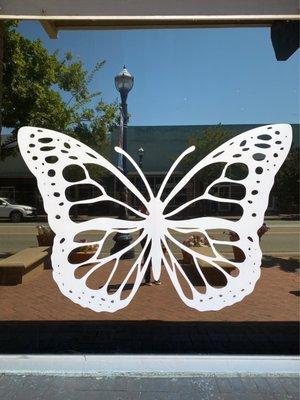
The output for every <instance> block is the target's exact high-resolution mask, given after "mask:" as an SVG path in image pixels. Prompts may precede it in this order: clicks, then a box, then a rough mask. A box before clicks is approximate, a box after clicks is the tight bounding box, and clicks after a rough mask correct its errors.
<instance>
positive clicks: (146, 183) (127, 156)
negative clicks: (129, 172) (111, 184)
mask: <svg viewBox="0 0 300 400" xmlns="http://www.w3.org/2000/svg"><path fill="white" fill-rule="evenodd" d="M115 151H116V152H117V153H119V154H122V155H123V156H124V157H126V158H127V160H128V161H130V162H131V164H132V165H133V166H134V168H135V169H136V170H137V172H138V174H139V175H140V178H141V179H142V181H143V182H144V185H145V186H146V189H147V191H148V194H149V196H150V198H151V199H153V197H154V196H153V192H152V190H151V187H150V185H149V182H148V181H147V179H146V177H145V175H144V173H143V171H142V170H141V168H140V167H139V166H138V165H137V163H136V162H135V161H134V159H133V158H132V157H130V155H129V154H128V153H126V151H124V150H123V149H121V147H118V146H116V147H115Z"/></svg>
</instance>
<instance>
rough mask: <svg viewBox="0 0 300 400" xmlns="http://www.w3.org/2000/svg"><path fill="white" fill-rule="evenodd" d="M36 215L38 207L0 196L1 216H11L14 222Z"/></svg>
mask: <svg viewBox="0 0 300 400" xmlns="http://www.w3.org/2000/svg"><path fill="white" fill-rule="evenodd" d="M34 217H36V208H34V207H31V206H25V205H23V204H17V203H15V202H14V201H12V200H10V199H8V198H6V197H0V218H10V220H11V221H12V222H20V221H22V219H25V218H26V219H29V218H34Z"/></svg>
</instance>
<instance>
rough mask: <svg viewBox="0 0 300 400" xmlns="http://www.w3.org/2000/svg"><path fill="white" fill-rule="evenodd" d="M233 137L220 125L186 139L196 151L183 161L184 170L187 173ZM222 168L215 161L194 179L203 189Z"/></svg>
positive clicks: (232, 134) (221, 164)
mask: <svg viewBox="0 0 300 400" xmlns="http://www.w3.org/2000/svg"><path fill="white" fill-rule="evenodd" d="M234 136H235V133H234V132H231V131H229V130H227V129H226V128H224V127H223V126H222V125H221V124H220V125H216V126H211V127H209V128H207V129H205V130H204V131H203V133H202V134H201V135H199V134H196V133H194V134H193V135H191V136H190V138H189V139H188V145H189V146H195V147H196V149H195V150H194V151H193V152H192V153H190V154H189V155H188V156H187V157H186V158H185V159H184V160H183V168H184V170H185V171H188V170H189V169H191V168H192V167H193V166H194V165H195V164H196V163H197V162H198V161H200V160H202V159H203V158H204V157H205V156H207V155H208V154H209V153H211V152H212V151H214V150H215V149H216V148H217V147H218V146H220V145H221V144H223V143H225V142H226V141H227V140H229V139H230V138H232V137H234ZM223 167H224V165H223V163H220V162H217V161H216V163H215V164H212V165H209V166H207V167H205V168H204V169H202V170H201V171H199V172H198V173H197V175H196V176H195V179H196V181H198V182H199V184H200V185H201V186H202V188H203V189H204V188H205V187H207V185H208V184H209V183H211V182H213V181H214V180H215V179H217V178H218V177H219V176H220V174H221V172H222V169H223Z"/></svg>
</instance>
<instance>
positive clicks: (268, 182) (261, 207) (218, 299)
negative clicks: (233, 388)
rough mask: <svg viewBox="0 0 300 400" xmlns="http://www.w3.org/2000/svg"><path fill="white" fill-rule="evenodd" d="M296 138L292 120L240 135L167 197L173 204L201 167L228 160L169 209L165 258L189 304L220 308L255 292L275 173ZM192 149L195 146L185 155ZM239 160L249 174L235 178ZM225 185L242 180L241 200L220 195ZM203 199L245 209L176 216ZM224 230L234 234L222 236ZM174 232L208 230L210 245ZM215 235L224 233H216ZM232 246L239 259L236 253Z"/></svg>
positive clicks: (201, 308)
mask: <svg viewBox="0 0 300 400" xmlns="http://www.w3.org/2000/svg"><path fill="white" fill-rule="evenodd" d="M291 142H292V129H291V127H290V125H286V124H278V125H268V126H262V127H259V128H255V129H252V130H250V131H248V132H244V133H242V134H240V135H237V136H236V137H234V138H233V139H231V140H229V141H227V142H226V143H224V144H223V145H221V146H220V147H218V148H217V149H215V150H214V151H213V152H212V153H211V154H209V155H208V156H207V157H205V158H204V159H203V160H201V161H199V162H198V163H197V164H196V165H195V167H193V168H192V169H191V170H190V171H189V172H188V173H187V174H186V175H185V176H184V177H183V178H182V180H181V181H180V182H179V183H178V184H177V185H176V186H175V188H174V189H173V190H172V191H171V193H170V194H169V195H168V196H167V197H166V199H165V200H164V202H165V205H166V206H167V205H168V203H169V202H170V201H171V200H172V198H173V197H174V196H175V195H176V194H177V193H178V192H179V191H180V190H181V189H182V188H183V187H184V186H185V185H186V184H187V182H188V181H189V180H190V179H191V178H192V177H193V176H194V175H195V174H196V173H197V172H199V171H200V170H201V169H204V168H205V167H207V166H211V165H213V164H215V163H217V162H220V163H222V164H223V166H222V170H221V172H220V175H219V176H218V177H217V178H216V179H214V180H213V181H212V182H211V183H210V184H209V185H208V186H207V187H206V188H205V190H204V193H203V194H201V195H200V196H198V197H197V196H196V197H195V198H193V199H191V200H189V201H187V202H186V203H184V204H181V205H179V207H178V208H177V209H175V210H174V211H171V212H166V213H165V218H166V221H167V223H168V231H167V233H166V237H165V239H164V240H163V242H164V245H165V247H166V249H167V253H168V256H169V257H168V259H167V258H166V257H164V264H165V266H166V269H167V272H168V274H169V276H170V278H171V280H172V282H173V285H174V287H175V288H176V290H177V292H178V294H179V296H180V297H181V299H182V300H183V301H184V302H185V303H186V304H187V305H188V306H190V307H192V308H195V309H197V310H199V311H212V310H219V309H221V308H223V307H225V306H229V305H231V304H234V303H236V302H237V301H240V300H242V299H243V298H244V297H245V296H246V295H247V294H249V293H251V292H252V291H253V289H254V286H255V284H256V282H257V280H258V278H259V276H260V265H261V257H262V253H261V249H260V245H259V237H258V234H257V232H258V230H259V228H260V227H261V226H262V224H263V221H264V213H265V210H266V208H267V206H268V200H269V194H270V191H271V188H272V186H273V183H274V177H275V175H276V173H277V171H278V170H279V168H280V167H281V165H282V163H283V162H284V160H285V158H286V156H287V154H288V152H289V149H290V147H291ZM188 152H190V150H187V151H186V152H185V153H184V154H187V153H188ZM182 157H183V156H181V157H180V158H182ZM175 164H176V163H175ZM237 165H240V167H241V168H243V171H244V172H246V173H245V174H244V175H242V174H241V175H240V176H239V177H236V178H234V177H233V175H232V170H233V167H234V166H237ZM241 176H242V177H241ZM220 184H226V185H228V184H236V185H237V184H238V185H240V186H241V187H243V189H244V190H243V191H242V192H241V194H242V195H241V197H240V198H239V199H232V198H231V197H230V196H229V195H228V194H227V196H225V197H218V195H217V194H216V192H215V190H214V189H215V188H216V187H217V185H220ZM201 201H211V202H213V203H215V204H224V203H231V204H235V205H236V206H237V207H239V208H240V210H241V213H240V215H239V217H238V219H237V220H232V219H231V220H230V219H229V218H225V217H222V216H211V217H209V216H205V217H201V216H200V217H196V218H191V219H180V218H176V216H178V215H179V214H180V212H182V211H183V210H184V209H186V208H188V207H189V206H190V205H192V204H193V203H196V204H197V202H201ZM222 231H226V232H227V233H229V234H230V236H231V237H230V236H229V237H227V238H222V237H221V236H220V234H221V233H222ZM174 232H175V233H176V234H177V235H178V234H192V233H193V234H195V235H203V236H204V237H205V239H206V241H207V244H208V245H209V246H207V248H206V249H205V248H204V247H203V248H201V249H200V251H198V252H197V251H195V249H193V248H190V247H188V246H185V244H184V243H182V242H181V241H180V240H178V238H176V235H175V234H174ZM213 232H215V233H213ZM214 234H216V235H218V237H213V236H214ZM166 239H168V241H169V242H168V241H167V240H166ZM170 243H172V244H173V246H176V248H177V249H179V251H182V252H185V253H187V254H188V255H189V256H190V259H191V263H190V266H188V267H185V266H183V265H182V264H181V263H180V262H179V261H178V260H177V259H176V257H175V256H174V251H173V250H172V248H171V245H170ZM225 249H227V250H225ZM232 250H233V251H234V253H235V257H234V259H232V257H231V255H230V253H231V251H232ZM205 251H210V254H203V253H204V252H205ZM201 252H202V253H201ZM216 277H217V278H218V279H215V278H216ZM219 278H220V279H219ZM212 282H213V283H212ZM184 287H185V288H186V292H184ZM187 293H188V294H187Z"/></svg>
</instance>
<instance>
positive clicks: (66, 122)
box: [1, 22, 118, 157]
mask: <svg viewBox="0 0 300 400" xmlns="http://www.w3.org/2000/svg"><path fill="white" fill-rule="evenodd" d="M16 28H17V23H16V22H7V23H5V30H4V56H3V57H4V59H3V73H4V75H3V98H2V106H1V108H2V126H4V127H7V128H11V129H12V138H15V136H16V133H17V131H18V129H19V128H20V127H21V126H24V125H33V126H39V127H42V128H50V129H54V130H58V131H61V132H64V133H67V134H69V135H71V136H73V137H77V138H79V139H80V140H82V141H83V142H85V143H87V144H89V145H90V146H91V147H93V148H94V149H97V150H102V149H103V148H104V147H105V144H106V138H107V133H108V132H109V131H110V130H111V129H112V128H113V127H114V126H115V125H116V124H117V118H118V117H117V115H118V113H117V104H115V103H113V104H107V103H105V102H104V101H103V99H102V97H101V92H91V91H90V89H89V86H90V83H91V82H92V80H93V78H94V76H95V74H96V73H97V72H98V71H99V70H100V69H101V68H102V66H103V65H104V63H105V62H104V61H99V62H98V63H97V64H96V65H95V67H94V68H93V70H92V71H91V72H90V73H88V71H86V70H85V68H84V65H83V63H82V61H80V60H78V59H74V57H73V55H72V53H71V52H68V53H66V54H65V55H64V56H63V57H60V56H59V53H58V51H56V52H54V53H52V54H51V53H49V52H48V50H47V49H46V48H45V47H44V45H43V43H42V42H41V41H40V40H33V41H32V40H29V39H26V38H24V37H23V36H22V35H21V34H20V33H19V32H17V29H16ZM95 104H96V105H95ZM3 156H5V153H4V154H2V157H3Z"/></svg>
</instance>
